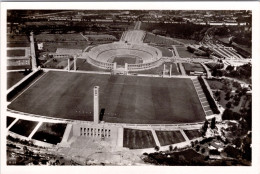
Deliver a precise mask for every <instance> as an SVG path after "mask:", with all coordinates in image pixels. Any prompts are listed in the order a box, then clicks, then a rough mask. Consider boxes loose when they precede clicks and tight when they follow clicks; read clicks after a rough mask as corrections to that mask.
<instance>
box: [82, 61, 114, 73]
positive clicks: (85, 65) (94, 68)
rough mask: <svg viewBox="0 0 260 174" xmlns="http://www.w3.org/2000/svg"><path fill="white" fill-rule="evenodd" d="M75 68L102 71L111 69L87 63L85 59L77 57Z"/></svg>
mask: <svg viewBox="0 0 260 174" xmlns="http://www.w3.org/2000/svg"><path fill="white" fill-rule="evenodd" d="M77 70H82V71H103V72H110V71H111V70H107V69H102V68H98V67H95V66H93V65H91V64H89V63H88V62H87V60H86V59H77Z"/></svg>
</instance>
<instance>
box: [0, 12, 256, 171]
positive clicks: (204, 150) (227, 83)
mask: <svg viewBox="0 0 260 174" xmlns="http://www.w3.org/2000/svg"><path fill="white" fill-rule="evenodd" d="M6 29H7V31H6V33H7V34H6V37H7V41H6V50H5V51H6V59H7V64H6V66H7V67H6V69H7V70H6V73H7V75H6V77H7V87H6V88H7V93H6V95H5V96H6V101H7V108H5V110H6V115H5V117H6V123H4V126H5V128H6V132H7V136H6V137H4V139H5V138H6V155H7V156H6V159H4V160H5V161H4V163H5V164H6V165H7V166H17V165H22V166H252V147H254V146H252V61H251V60H252V11H251V10H131V9H130V10H101V9H100V10H94V9H93V10H89V9H88V10H78V9H77V10H76V9H75V10H65V9H62V10H58V9H57V10H52V9H42V10H39V9H38V10H30V9H27V10H15V9H8V10H7V21H6ZM5 124H6V125H5ZM5 128H4V129H5Z"/></svg>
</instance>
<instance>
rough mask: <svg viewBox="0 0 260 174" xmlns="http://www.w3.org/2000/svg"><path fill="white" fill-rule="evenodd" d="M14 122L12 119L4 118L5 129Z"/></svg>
mask: <svg viewBox="0 0 260 174" xmlns="http://www.w3.org/2000/svg"><path fill="white" fill-rule="evenodd" d="M14 120H15V118H14V117H8V116H7V117H6V127H8V126H9V125H10V124H11V123H12V122H13V121H14Z"/></svg>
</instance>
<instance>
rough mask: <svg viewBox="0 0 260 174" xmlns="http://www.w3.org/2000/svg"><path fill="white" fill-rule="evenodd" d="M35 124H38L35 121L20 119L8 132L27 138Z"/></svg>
mask: <svg viewBox="0 0 260 174" xmlns="http://www.w3.org/2000/svg"><path fill="white" fill-rule="evenodd" d="M37 124H38V122H36V121H28V120H22V119H20V120H18V121H17V122H16V123H15V124H14V125H13V126H12V127H11V128H10V129H9V130H10V131H11V132H14V133H17V134H19V135H23V136H25V137H28V136H29V135H30V133H31V132H32V131H33V129H34V128H35V126H36V125H37Z"/></svg>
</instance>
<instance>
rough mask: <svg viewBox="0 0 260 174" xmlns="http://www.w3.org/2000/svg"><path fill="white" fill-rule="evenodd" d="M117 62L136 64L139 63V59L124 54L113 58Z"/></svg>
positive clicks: (120, 63)
mask: <svg viewBox="0 0 260 174" xmlns="http://www.w3.org/2000/svg"><path fill="white" fill-rule="evenodd" d="M114 62H116V63H117V65H125V63H128V64H136V63H137V59H136V58H134V57H130V56H129V57H127V56H124V57H121V56H120V57H115V58H114V59H113V62H112V63H114Z"/></svg>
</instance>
